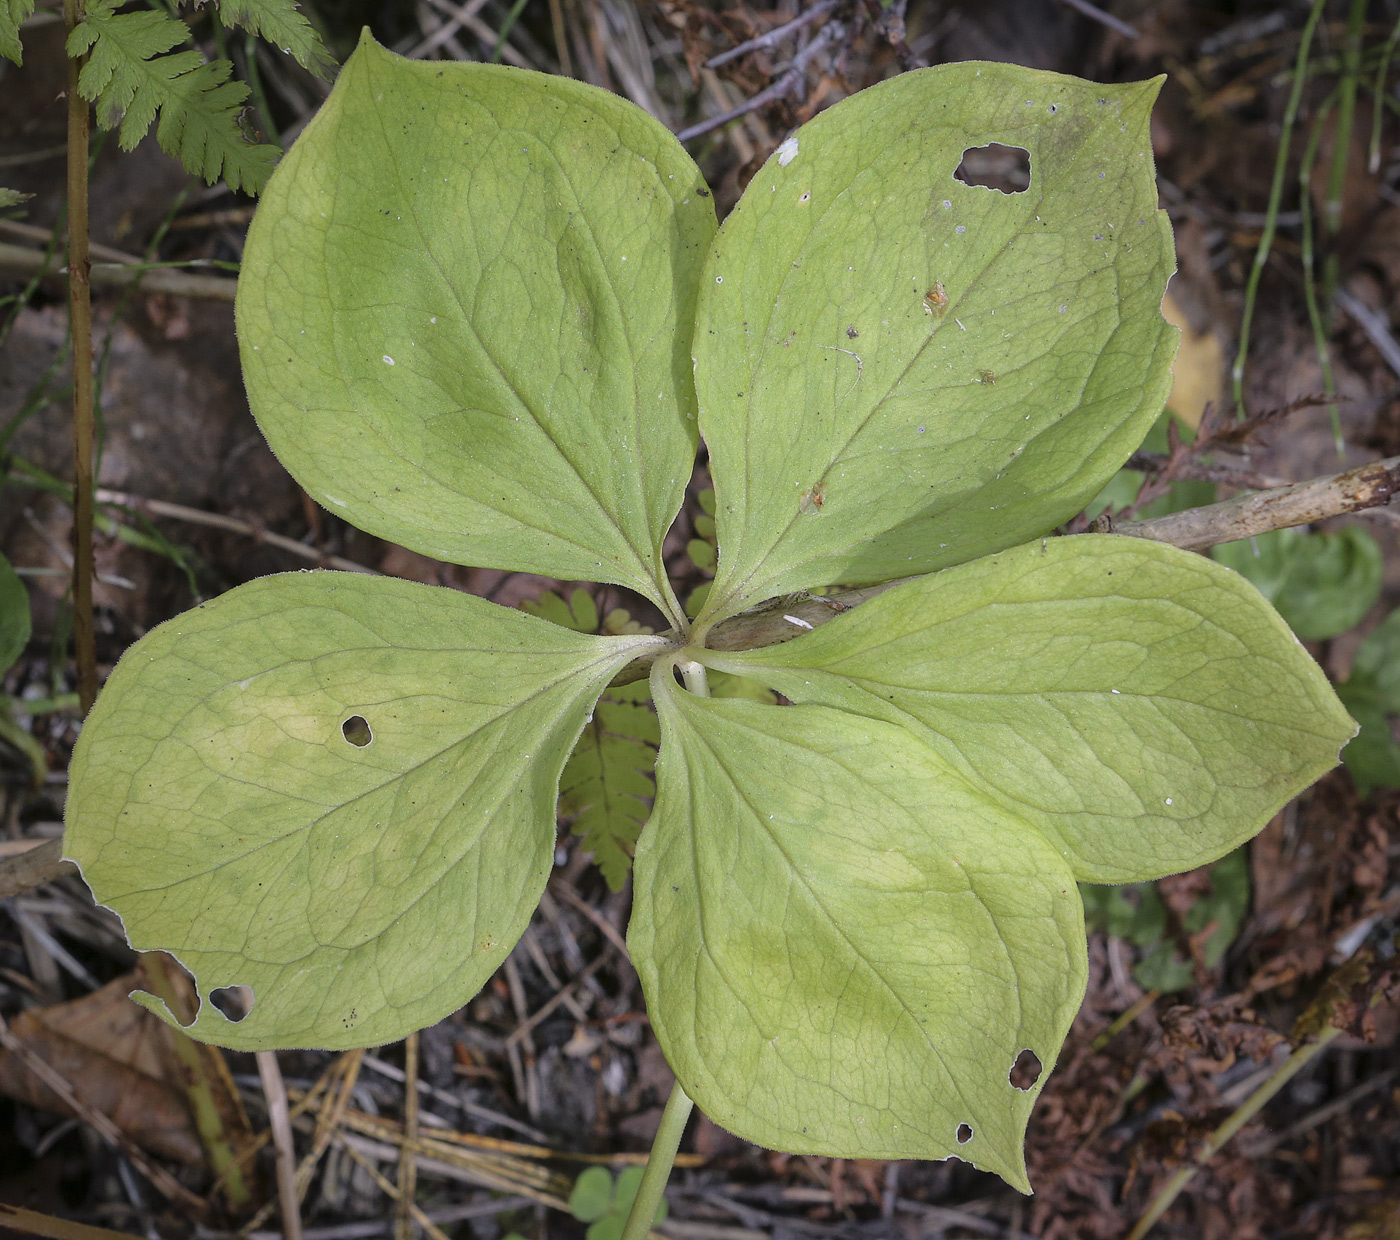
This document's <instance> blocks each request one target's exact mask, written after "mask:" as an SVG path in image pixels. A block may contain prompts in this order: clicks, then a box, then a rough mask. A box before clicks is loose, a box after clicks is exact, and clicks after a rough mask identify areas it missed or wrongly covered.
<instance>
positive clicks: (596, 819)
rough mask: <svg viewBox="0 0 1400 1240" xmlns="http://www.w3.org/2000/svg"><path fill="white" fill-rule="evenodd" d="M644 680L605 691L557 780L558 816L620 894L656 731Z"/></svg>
mask: <svg viewBox="0 0 1400 1240" xmlns="http://www.w3.org/2000/svg"><path fill="white" fill-rule="evenodd" d="M650 702H651V695H650V692H649V690H648V688H647V682H646V681H645V680H639V681H636V682H635V683H633V684H630V685H620V686H618V687H616V688H612V689H609V690H608V691H607V692H606V693H604V694H603V696H602V697H601V698H600V699H599V700H598V705H597V706H595V707H594V708H593V717H592V718H591V719H590V720H589V721H588V723H587V724H585V725H584V729H583V735H582V736H580V737H579V742H578V746H577V748H575V749H574V752H573V754H572V755H571V756H570V758H569V762H568V765H567V766H565V767H564V774H563V776H562V777H561V779H560V781H559V812H560V813H561V814H563V815H564V816H566V817H568V816H570V815H572V816H573V819H574V820H573V823H572V825H571V827H570V829H571V830H572V831H573V833H574V834H575V835H579V836H582V837H583V847H584V848H585V849H587V850H588V851H589V852H591V853H592V854H593V860H594V863H595V864H596V865H597V866H598V868H599V869H600V870H601V871H602V872H603V877H604V878H605V879H607V883H608V887H609V888H611V889H612V890H613V891H621V890H622V886H623V884H624V883H626V881H627V873H628V871H629V870H630V869H631V868H632V851H633V849H634V847H635V846H636V843H637V836H638V835H640V834H641V831H642V826H643V824H644V823H645V822H646V820H647V815H648V814H649V813H650V812H651V809H650V803H651V798H652V797H653V796H654V795H655V792H656V782H655V776H654V775H653V771H654V770H655V769H656V750H657V747H658V746H659V745H660V743H661V732H660V727H659V724H658V722H657V718H656V715H655V713H654V712H653V711H652V710H651V706H650Z"/></svg>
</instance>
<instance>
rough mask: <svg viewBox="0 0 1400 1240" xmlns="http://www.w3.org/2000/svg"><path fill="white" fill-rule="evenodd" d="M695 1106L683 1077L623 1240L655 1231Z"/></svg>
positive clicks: (649, 1160)
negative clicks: (662, 1202)
mask: <svg viewBox="0 0 1400 1240" xmlns="http://www.w3.org/2000/svg"><path fill="white" fill-rule="evenodd" d="M692 666H693V667H697V668H700V677H699V680H700V684H701V685H702V686H705V669H704V668H703V667H701V666H700V664H698V663H695V664H692ZM681 675H682V676H685V677H686V685H687V687H689V685H690V678H689V674H688V673H687V672H684V671H682V672H681ZM691 692H692V693H694V692H695V690H694V689H691ZM703 696H705V697H708V696H709V687H708V686H705V693H704V694H703ZM694 1106H695V1103H693V1102H692V1101H691V1100H690V1098H689V1096H688V1095H687V1094H686V1092H685V1090H683V1089H682V1088H681V1083H680V1082H679V1081H677V1082H676V1083H675V1084H674V1085H672V1086H671V1096H670V1097H669V1098H667V1099H666V1110H665V1111H664V1112H663V1113H662V1116H661V1127H660V1128H658V1129H657V1130H656V1140H655V1141H653V1142H652V1143H651V1154H650V1156H649V1157H648V1158H647V1169H646V1170H645V1171H644V1172H642V1183H641V1187H640V1188H638V1189H637V1199H636V1200H635V1201H634V1202H633V1203H632V1212H631V1213H630V1214H628V1216H627V1226H626V1227H624V1228H623V1229H622V1240H646V1236H647V1233H648V1232H650V1231H651V1224H652V1221H653V1220H654V1219H655V1218H656V1210H657V1207H658V1206H659V1205H660V1204H661V1198H662V1195H663V1194H664V1193H665V1191H666V1181H667V1180H668V1179H669V1178H670V1176H671V1166H672V1164H673V1163H674V1162H675V1161H676V1151H677V1150H678V1149H680V1145H681V1137H682V1136H684V1135H685V1123H686V1120H688V1119H689V1118H690V1112H691V1109H692V1108H693V1107H694Z"/></svg>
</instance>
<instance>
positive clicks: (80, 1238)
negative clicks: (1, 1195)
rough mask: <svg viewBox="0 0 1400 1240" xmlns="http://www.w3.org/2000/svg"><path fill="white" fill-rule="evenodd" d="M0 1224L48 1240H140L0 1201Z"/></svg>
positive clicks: (127, 1233) (129, 1234)
mask: <svg viewBox="0 0 1400 1240" xmlns="http://www.w3.org/2000/svg"><path fill="white" fill-rule="evenodd" d="M0 1224H2V1225H4V1226H5V1227H9V1228H12V1229H13V1230H15V1231H23V1232H27V1233H28V1234H29V1235H31V1236H48V1237H49V1240H141V1237H140V1236H133V1235H132V1234H131V1233H130V1232H129V1231H109V1230H108V1229H107V1228H106V1227H90V1226H89V1225H88V1224H86V1223H75V1222H73V1221H72V1220H71V1219H66V1218H58V1217H56V1216H55V1215H52V1214H41V1213H40V1212H39V1211H38V1210H26V1209H24V1207H23V1206H12V1205H8V1204H6V1203H5V1202H3V1201H0Z"/></svg>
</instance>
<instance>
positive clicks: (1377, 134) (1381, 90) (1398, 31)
mask: <svg viewBox="0 0 1400 1240" xmlns="http://www.w3.org/2000/svg"><path fill="white" fill-rule="evenodd" d="M1397 44H1400V17H1397V18H1396V19H1395V25H1394V26H1392V27H1391V28H1390V37H1389V38H1388V39H1386V41H1385V50H1384V51H1383V52H1382V53H1381V65H1380V68H1379V69H1377V70H1376V84H1375V86H1374V87H1373V88H1372V94H1373V95H1374V98H1373V100H1372V108H1371V149H1370V152H1369V154H1368V156H1367V159H1366V170H1367V171H1368V172H1370V173H1371V174H1372V175H1373V176H1374V175H1375V174H1376V173H1377V172H1379V171H1380V170H1381V120H1382V118H1383V117H1384V116H1385V103H1386V100H1385V75H1386V71H1387V70H1388V69H1389V68H1390V62H1391V60H1392V59H1393V58H1394V56H1395V48H1396V45H1397Z"/></svg>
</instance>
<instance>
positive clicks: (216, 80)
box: [68, 0, 281, 194]
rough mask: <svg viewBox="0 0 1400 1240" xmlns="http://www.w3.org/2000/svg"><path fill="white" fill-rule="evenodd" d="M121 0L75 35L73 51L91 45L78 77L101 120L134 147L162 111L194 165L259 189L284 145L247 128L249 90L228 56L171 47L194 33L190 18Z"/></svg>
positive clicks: (91, 13) (160, 137)
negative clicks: (243, 120) (124, 7)
mask: <svg viewBox="0 0 1400 1240" xmlns="http://www.w3.org/2000/svg"><path fill="white" fill-rule="evenodd" d="M118 3H119V0H98V2H97V3H96V4H94V5H93V6H92V8H91V9H89V10H88V15H87V17H86V18H85V19H84V21H83V22H82V23H81V24H80V25H79V26H78V28H77V29H76V30H74V31H73V33H72V34H71V35H70V36H69V38H68V54H69V55H70V56H81V55H83V54H84V53H88V62H87V64H85V65H84V66H83V71H82V74H81V76H80V77H79V79H78V91H79V93H80V94H81V95H82V96H83V98H84V99H89V100H92V101H93V102H95V103H96V104H97V120H98V123H99V124H100V125H102V126H103V128H106V129H111V128H113V127H114V126H115V125H117V123H118V122H120V124H121V130H120V133H119V135H118V140H119V142H120V144H121V146H122V149H123V150H128V151H129V150H131V149H132V147H134V146H135V145H136V144H137V143H138V142H140V141H141V139H142V138H143V137H144V136H145V134H146V131H147V130H148V129H150V127H151V123H152V121H154V120H155V119H156V115H157V113H159V115H160V122H159V124H158V125H157V127H156V140H157V141H158V142H159V143H160V146H161V149H162V150H163V151H165V152H166V153H167V154H169V155H173V156H175V157H176V158H177V159H179V160H180V162H181V163H182V164H184V165H185V167H186V168H187V169H188V170H189V171H190V172H192V173H195V174H197V175H199V176H202V177H203V178H204V179H205V180H206V181H207V182H209V183H210V184H213V182H215V181H217V180H218V179H219V178H220V177H223V179H224V180H225V181H227V182H228V186H229V188H230V189H234V190H238V189H242V190H244V191H246V192H247V193H250V194H255V193H257V192H258V191H259V190H261V189H262V187H263V185H264V184H266V182H267V178H268V177H269V176H270V175H271V173H272V166H273V164H274V163H275V162H276V160H277V158H278V156H279V155H280V154H281V152H280V151H279V150H278V149H277V147H275V146H269V145H254V144H253V143H250V142H249V141H248V140H247V139H246V138H244V136H243V132H242V130H241V129H240V128H239V125H238V113H239V111H240V109H241V108H242V106H243V101H244V99H246V98H247V96H248V87H247V86H245V85H244V84H243V83H242V82H236V81H230V80H229V74H230V72H231V71H232V66H231V65H230V64H229V63H228V61H226V60H218V61H214V62H213V63H212V64H206V63H205V62H204V60H203V58H202V57H201V56H200V54H199V53H198V52H197V51H193V50H189V51H183V52H176V53H175V54H174V55H170V56H166V55H163V53H165V52H169V51H170V49H171V48H173V47H175V46H176V45H177V44H180V43H183V42H185V40H186V39H188V38H189V29H188V28H187V27H186V26H185V24H184V23H183V22H179V21H176V20H175V19H174V18H171V17H167V16H165V15H164V14H163V13H156V12H153V11H149V10H147V11H145V12H139V13H117V12H116V9H117V6H118Z"/></svg>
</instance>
